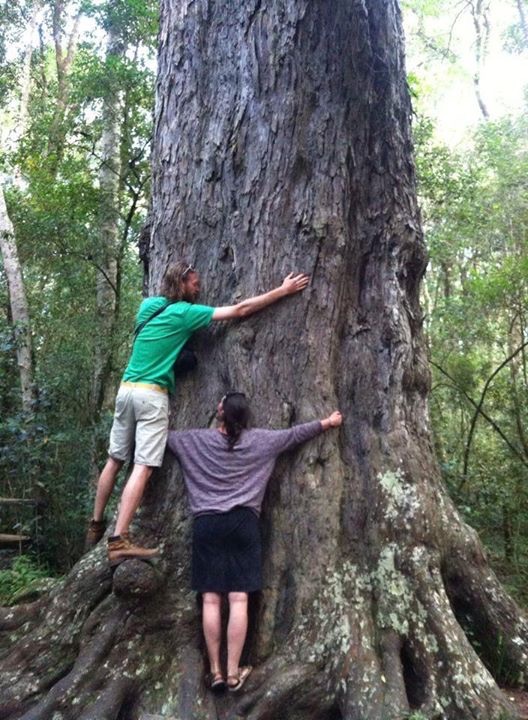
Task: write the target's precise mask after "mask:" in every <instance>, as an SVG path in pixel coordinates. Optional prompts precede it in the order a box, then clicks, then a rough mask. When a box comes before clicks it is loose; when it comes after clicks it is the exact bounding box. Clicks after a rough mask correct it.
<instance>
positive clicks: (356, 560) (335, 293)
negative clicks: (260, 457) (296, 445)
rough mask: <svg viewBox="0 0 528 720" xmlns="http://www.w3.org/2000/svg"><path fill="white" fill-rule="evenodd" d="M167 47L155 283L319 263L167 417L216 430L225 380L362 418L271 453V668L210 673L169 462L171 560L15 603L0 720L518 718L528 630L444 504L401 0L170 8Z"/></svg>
mask: <svg viewBox="0 0 528 720" xmlns="http://www.w3.org/2000/svg"><path fill="white" fill-rule="evenodd" d="M159 61H160V62H159V76H158V85H157V109H156V134H155V145H154V196H153V204H152V222H153V231H152V238H153V240H152V245H151V248H150V258H149V269H150V289H151V291H152V292H156V291H157V289H158V288H159V283H160V280H161V277H162V275H163V271H164V268H165V266H166V264H167V262H169V261H170V260H171V259H175V258H176V257H178V256H180V255H184V256H186V257H187V258H188V259H189V260H191V261H192V262H193V263H194V264H196V265H197V266H198V267H199V268H200V270H201V272H202V275H203V286H204V299H206V300H209V301H210V302H214V303H215V304H220V303H230V302H232V301H233V300H235V299H237V298H238V297H240V296H245V295H249V294H254V293H255V292H257V291H262V290H265V289H267V288H269V287H270V286H273V285H275V284H277V283H278V282H279V281H280V280H281V279H282V277H283V276H284V274H286V273H287V272H288V271H290V270H292V269H294V270H304V271H306V272H308V273H310V275H311V276H312V284H311V286H310V288H309V289H308V290H307V291H305V292H304V293H303V294H302V295H299V296H296V297H294V298H290V299H288V300H286V301H284V302H283V303H281V304H280V305H278V306H276V307H274V308H270V309H268V310H266V311H264V312H262V313H261V314H260V315H258V316H255V317H253V318H250V319H248V320H246V321H244V322H241V323H238V324H237V323H233V324H226V325H225V326H224V327H215V328H213V329H212V330H211V331H210V332H207V333H204V334H203V335H202V339H201V342H200V343H199V347H198V352H199V355H200V366H199V369H198V371H197V372H196V374H195V375H194V376H193V377H192V378H189V379H186V380H185V381H183V382H182V383H181V384H180V386H179V388H178V394H177V398H176V399H175V402H174V406H173V411H174V412H173V422H174V424H175V425H176V426H178V427H188V426H191V425H192V426H196V425H199V426H200V425H202V426H205V425H207V424H208V423H209V422H211V421H212V418H213V415H214V408H215V405H216V401H217V400H218V398H219V397H220V396H221V394H222V393H223V392H224V391H225V390H226V389H228V388H234V387H236V388H239V389H242V390H244V391H245V392H246V393H248V394H249V395H250V397H252V398H253V405H254V420H255V424H258V425H263V426H275V427H277V426H287V425H289V424H290V423H292V422H300V421H303V420H308V419H312V418H314V417H320V416H321V415H322V414H323V413H326V412H327V411H328V410H330V409H332V408H334V407H339V408H340V409H341V410H342V411H343V412H344V414H345V417H346V420H345V424H344V426H343V428H342V429H341V432H340V434H339V437H338V438H336V435H333V436H332V435H330V434H326V435H324V436H321V437H320V438H318V439H316V440H315V441H313V442H312V443H310V444H308V445H306V446H305V447H303V448H301V449H300V450H298V451H297V452H294V453H291V454H290V455H289V456H288V457H285V458H283V460H282V461H281V462H280V463H279V465H278V466H277V468H276V471H275V474H274V478H273V480H272V483H271V487H270V489H269V491H268V496H267V501H266V503H265V508H264V513H263V530H264V546H265V557H266V562H265V584H264V590H263V592H262V594H261V595H260V596H259V597H258V598H256V599H255V600H254V603H253V607H252V613H251V630H250V633H249V638H248V644H247V649H246V654H247V655H248V656H249V659H250V660H251V662H252V663H253V664H255V665H256V666H257V669H256V670H255V672H254V673H253V675H252V676H251V678H250V679H249V681H248V683H247V686H246V687H247V689H246V690H245V691H244V693H243V694H242V695H241V696H240V697H232V696H231V695H229V696H228V697H225V698H223V699H220V700H216V699H215V698H214V697H213V696H212V695H211V694H210V693H208V692H207V690H206V689H205V687H204V683H203V670H204V652H203V647H202V644H201V640H200V631H199V612H198V610H197V608H196V605H195V602H194V598H193V596H192V594H191V593H190V592H189V591H188V590H187V587H188V585H187V583H188V574H189V573H188V558H189V547H188V529H189V524H188V517H187V511H186V504H185V497H184V491H183V489H182V485H181V482H180V479H179V474H178V469H177V467H175V466H174V463H172V462H171V459H170V458H167V461H166V465H165V468H164V470H163V472H162V473H160V474H159V475H158V476H157V477H156V479H155V480H154V481H153V482H152V484H151V486H150V488H149V494H148V497H147V499H146V503H145V506H144V509H143V511H142V514H141V516H140V518H139V519H138V522H137V523H136V532H139V537H140V539H141V537H143V538H149V539H150V540H151V541H152V542H155V541H162V542H163V559H162V561H161V563H159V564H158V565H157V566H155V567H151V566H143V565H142V564H141V563H135V564H134V566H133V567H125V566H123V567H122V569H120V573H119V576H118V577H117V574H116V576H115V577H114V588H115V590H116V592H115V593H111V575H110V571H109V570H108V569H106V567H105V565H104V558H103V548H102V547H101V548H98V549H96V550H95V551H94V552H93V553H92V554H91V555H89V556H87V557H86V558H84V559H83V560H82V561H81V562H80V563H79V565H78V566H77V567H76V568H75V569H74V571H73V572H72V573H71V574H70V576H69V577H68V578H67V580H66V582H65V584H64V585H63V586H60V587H58V588H56V590H54V591H53V593H52V600H51V603H49V602H48V603H47V602H44V601H41V602H40V603H36V604H33V605H31V606H28V607H26V608H23V607H21V608H17V609H14V610H11V611H5V614H4V616H3V624H4V627H5V628H6V633H5V636H6V638H9V639H10V640H11V641H13V640H14V641H15V644H14V649H13V650H12V651H11V652H10V653H9V652H6V654H5V655H4V657H3V658H2V661H1V664H0V670H1V671H2V672H1V674H0V677H1V680H0V697H1V698H2V700H1V701H0V718H6V717H9V718H20V717H23V718H25V719H26V720H29V718H31V719H32V720H39V719H42V720H44V719H45V718H53V720H60V719H64V720H66V719H70V718H75V719H76V720H79V719H80V720H88V718H94V719H95V718H98V720H101V718H109V719H110V718H120V719H121V720H124V719H125V718H126V719H127V720H130V719H136V718H142V719H143V720H149V719H150V720H154V719H156V720H159V719H160V718H172V720H176V718H177V719H178V720H190V719H191V718H192V719H193V720H194V719H198V718H200V720H213V719H217V718H233V720H234V719H235V718H246V719H247V720H270V719H271V718H273V719H274V720H275V719H276V718H280V719H281V720H297V719H301V718H302V719H303V720H310V719H311V718H313V719H314V720H315V719H316V718H317V720H338V719H339V718H346V720H389V718H390V719H391V720H398V719H399V718H404V717H406V716H407V715H408V714H409V712H410V711H411V710H420V711H421V712H422V714H423V715H425V717H427V718H446V719H448V720H460V719H461V718H475V719H479V720H488V719H496V720H498V719H499V718H500V717H508V716H509V714H510V711H511V708H510V707H509V705H508V701H507V699H506V698H505V697H504V695H503V694H502V693H501V692H500V690H499V688H498V686H497V684H496V679H500V680H504V679H508V680H509V682H511V683H514V684H515V683H516V684H520V685H522V684H523V683H525V682H526V671H527V670H528V667H527V665H528V655H527V650H528V649H527V640H526V638H527V636H528V633H527V630H528V626H527V623H526V619H525V618H524V617H523V616H522V615H521V613H520V611H519V609H518V608H517V607H516V606H515V604H514V603H513V602H512V601H511V600H510V599H509V598H508V597H507V596H506V595H505V593H504V592H503V590H502V588H501V587H500V585H499V583H498V582H497V579H496V578H495V576H494V575H493V573H492V572H491V571H490V569H489V567H488V565H487V563H486V559H485V557H484V553H483V550H482V547H481V545H480V543H479V541H478V539H477V537H476V536H475V533H474V532H473V531H472V530H471V529H470V528H469V527H467V526H466V525H465V524H464V523H463V522H462V521H461V519H460V517H459V516H458V514H457V512H456V510H455V508H454V506H453V504H452V503H451V502H450V500H449V498H448V497H447V495H446V493H445V490H444V488H443V486H442V484H441V482H440V479H439V474H438V470H437V467H436V464H435V461H434V457H433V452H432V447H431V439H430V434H429V429H428V415H427V403H426V399H427V392H428V389H429V371H428V367H427V361H426V358H425V356H424V346H423V339H422V337H421V314H420V308H419V305H418V288H419V282H420V279H421V276H422V273H423V271H424V266H425V252H424V248H423V243H422V238H421V234H420V227H419V218H418V212H417V208H416V198H415V188H414V171H413V165H412V160H411V145H410V129H409V117H410V106H409V99H408V94H407V89H406V85H405V75H404V65H403V54H402V37H401V26H400V17H399V13H398V9H397V6H396V5H395V3H394V2H393V1H392V0H371V1H370V2H369V3H364V2H361V1H347V2H345V1H344V0H342V1H340V2H337V1H336V2H333V3H329V2H326V0H324V1H323V0H295V1H294V0H274V1H271V0H270V1H269V2H268V1H266V0H251V1H248V2H244V3H242V2H241V3H233V2H228V1H227V0H223V1H221V2H220V1H219V2H209V1H208V0H181V1H180V2H178V3H175V2H173V1H172V0H164V1H163V2H162V4H161V32H160V57H159ZM125 565H128V563H127V564H125ZM18 638H20V639H18ZM470 640H471V642H470ZM474 647H476V648H478V649H479V653H480V657H479V655H478V654H477V652H476V651H475V649H474ZM484 663H487V664H488V666H489V667H490V668H492V670H493V672H495V674H496V678H495V679H494V677H493V674H492V672H490V671H489V670H488V669H486V666H485V664H484ZM499 673H502V674H501V675H500V677H499ZM24 713H25V714H24Z"/></svg>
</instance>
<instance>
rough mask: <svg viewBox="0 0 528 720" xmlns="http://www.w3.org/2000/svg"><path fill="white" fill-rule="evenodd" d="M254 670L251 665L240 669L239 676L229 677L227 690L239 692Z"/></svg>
mask: <svg viewBox="0 0 528 720" xmlns="http://www.w3.org/2000/svg"><path fill="white" fill-rule="evenodd" d="M252 670H253V668H252V667H251V665H246V666H245V667H241V668H238V675H228V676H227V688H228V690H229V692H238V691H239V690H240V689H241V688H242V685H243V684H244V683H245V682H246V680H247V679H248V677H249V675H250V673H251V671H252Z"/></svg>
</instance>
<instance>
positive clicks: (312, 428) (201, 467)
mask: <svg viewBox="0 0 528 720" xmlns="http://www.w3.org/2000/svg"><path fill="white" fill-rule="evenodd" d="M217 420H218V422H219V426H218V428H217V429H199V430H186V431H181V432H175V431H171V432H169V438H168V447H169V448H170V450H172V452H173V453H174V454H175V455H176V457H177V458H178V460H179V462H180V465H181V467H182V471H183V478H184V481H185V484H186V487H187V491H188V495H189V504H190V508H191V512H192V514H193V517H194V519H193V549H192V588H193V590H195V591H196V592H199V593H201V594H202V599H203V611H202V621H203V630H204V635H205V641H206V646H207V653H208V656H209V663H210V670H211V672H210V685H211V688H212V689H214V690H220V689H223V688H224V687H225V685H226V680H227V687H228V689H229V690H231V691H237V690H240V688H241V687H242V685H243V684H244V682H245V680H246V679H247V677H248V675H249V673H250V672H251V667H250V666H246V667H240V666H239V663H240V656H241V654H242V649H243V647H244V642H245V639H246V633H247V605H248V593H250V592H254V591H256V590H260V589H261V587H262V579H261V541H260V529H259V515H260V509H261V506H262V500H263V498H264V493H265V490H266V485H267V483H268V480H269V478H270V476H271V473H272V471H273V467H274V465H275V461H276V459H277V457H278V456H279V455H280V453H282V452H285V451H286V450H289V449H291V448H293V447H295V446H296V445H300V444H301V443H304V442H306V441H307V440H310V439H311V438H313V437H315V436H316V435H319V434H320V433H322V432H324V431H325V430H329V429H330V428H333V427H338V426H339V425H341V423H342V417H341V413H339V412H338V411H335V412H333V413H332V414H331V415H329V416H328V417H327V418H324V419H323V420H314V421H312V422H308V423H304V424H302V425H296V426H294V427H291V428H288V429H287V430H263V429H258V428H253V429H248V422H249V406H248V403H247V400H246V397H245V395H244V394H243V393H239V392H233V393H228V394H227V395H225V396H224V397H223V398H222V400H221V401H220V403H219V405H218V411H217ZM222 594H227V597H228V600H229V621H228V626H227V678H226V680H224V675H223V673H222V670H221V667H220V642H221V600H222Z"/></svg>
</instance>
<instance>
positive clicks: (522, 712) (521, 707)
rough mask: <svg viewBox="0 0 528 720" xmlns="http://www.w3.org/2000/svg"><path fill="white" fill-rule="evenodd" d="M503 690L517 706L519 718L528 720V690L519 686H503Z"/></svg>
mask: <svg viewBox="0 0 528 720" xmlns="http://www.w3.org/2000/svg"><path fill="white" fill-rule="evenodd" d="M502 691H503V692H504V694H505V695H506V697H509V698H510V700H511V701H512V702H513V704H514V705H515V707H516V708H517V712H518V713H519V720H528V692H527V691H526V690H520V689H519V688H502Z"/></svg>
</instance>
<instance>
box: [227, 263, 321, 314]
mask: <svg viewBox="0 0 528 720" xmlns="http://www.w3.org/2000/svg"><path fill="white" fill-rule="evenodd" d="M309 282H310V278H309V277H308V275H304V273H300V274H299V275H294V274H293V273H290V274H289V275H287V276H286V277H285V278H284V281H283V283H282V285H280V286H279V287H277V288H274V289H273V290H270V291H269V292H267V293H263V294H262V295H256V296H255V297H252V298H247V300H242V301H241V302H239V303H237V304H236V305H226V306H224V307H218V308H215V310H214V312H213V320H231V319H234V318H244V317H247V316H248V315H252V314H253V313H255V312H257V311H258V310H262V309H263V308H265V307H267V306H268V305H272V304H273V303H275V302H277V300H280V299H281V298H283V297H286V296H287V295H294V294H295V293H298V292H300V291H301V290H304V288H305V287H306V286H307V285H308V283H309Z"/></svg>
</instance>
